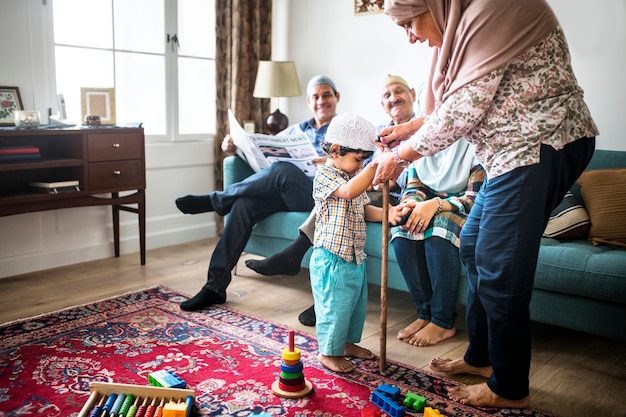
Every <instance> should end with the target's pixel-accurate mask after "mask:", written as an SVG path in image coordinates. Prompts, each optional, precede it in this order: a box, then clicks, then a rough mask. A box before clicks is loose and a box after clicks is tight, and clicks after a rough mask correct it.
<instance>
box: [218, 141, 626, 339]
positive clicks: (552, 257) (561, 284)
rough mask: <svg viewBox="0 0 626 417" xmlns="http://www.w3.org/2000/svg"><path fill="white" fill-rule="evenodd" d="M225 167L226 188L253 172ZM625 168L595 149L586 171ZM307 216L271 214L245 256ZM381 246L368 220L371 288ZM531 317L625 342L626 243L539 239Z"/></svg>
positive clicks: (265, 248) (621, 158)
mask: <svg viewBox="0 0 626 417" xmlns="http://www.w3.org/2000/svg"><path fill="white" fill-rule="evenodd" d="M223 167H224V168H223V169H224V187H227V186H228V185H229V184H232V183H235V182H238V181H241V180H243V179H244V178H246V177H247V176H249V175H251V174H252V173H253V171H252V169H251V168H250V167H249V166H248V165H247V164H246V163H245V162H244V160H242V159H241V158H239V157H238V156H229V157H227V158H226V159H225V160H224V165H223ZM623 167H626V151H606V150H596V152H595V153H594V156H593V159H592V160H591V162H590V164H589V166H588V167H587V169H588V170H600V169H608V168H623ZM598 172H600V171H598ZM621 181H623V179H622V180H621ZM623 185H624V184H623V183H622V187H621V189H622V191H621V192H623V190H624V186H623ZM571 192H572V194H573V196H574V198H575V199H576V200H577V201H579V202H581V204H582V201H583V196H582V193H581V187H580V186H579V185H578V184H575V185H574V186H573V187H572V189H571ZM618 192H619V191H618ZM620 204H621V210H620V212H619V217H620V219H618V220H617V221H618V222H621V225H622V226H624V222H626V209H624V207H625V206H626V201H625V200H624V199H621V201H620ZM602 205H603V206H604V204H602ZM308 214H309V213H305V212H280V213H275V214H273V215H271V216H270V217H268V218H267V219H265V220H263V221H262V222H260V223H259V224H257V225H256V226H255V227H254V230H253V232H252V236H251V238H250V240H249V241H248V244H247V246H246V248H245V252H246V253H250V254H254V255H259V256H264V257H266V256H270V255H272V254H274V253H276V252H278V251H280V250H282V249H283V248H285V247H286V246H287V245H289V244H290V243H291V242H292V241H293V240H294V239H295V238H296V237H297V234H298V227H299V226H300V224H301V223H302V222H303V221H304V220H305V219H306V217H307V216H308ZM590 214H592V213H590ZM593 220H594V216H591V219H590V221H588V222H587V223H590V226H591V227H593V226H594V222H593ZM226 221H228V220H227V219H226ZM597 222H598V223H600V221H599V220H597ZM381 246H382V225H381V224H380V223H370V222H368V225H367V242H366V245H365V252H366V253H367V260H366V262H367V264H366V265H367V279H368V282H369V283H370V284H376V285H380V277H381ZM310 253H311V250H309V252H308V253H307V255H306V256H305V257H304V259H303V261H302V266H303V267H305V268H306V267H308V263H309V257H310ZM388 253H389V254H388V279H387V281H388V288H393V289H396V290H401V291H408V289H407V286H406V284H405V282H404V279H403V277H402V274H401V272H400V268H399V266H398V263H397V261H396V257H395V254H394V251H393V248H392V247H391V246H389V252H388ZM458 269H459V291H458V297H457V301H458V302H459V303H460V304H462V305H465V296H466V294H467V284H466V279H465V273H464V269H463V267H462V265H461V264H459V265H458ZM530 316H531V319H532V320H534V321H537V322H541V323H547V324H550V325H555V326H560V327H564V328H569V329H573V330H578V331H582V332H586V333H589V334H593V335H598V336H605V337H610V338H615V339H620V340H626V245H622V246H621V247H620V246H615V245H612V244H611V245H609V244H594V243H592V242H590V241H589V240H588V239H587V236H582V237H578V238H574V239H571V238H570V239H567V240H564V239H560V240H559V239H556V238H547V237H544V238H542V242H541V248H540V251H539V259H538V264H537V271H536V274H535V281H534V288H533V294H532V301H531V304H530Z"/></svg>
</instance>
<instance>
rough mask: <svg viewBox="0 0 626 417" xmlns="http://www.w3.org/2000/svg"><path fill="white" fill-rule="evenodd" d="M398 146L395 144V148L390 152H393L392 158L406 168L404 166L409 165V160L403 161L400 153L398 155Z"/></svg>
mask: <svg viewBox="0 0 626 417" xmlns="http://www.w3.org/2000/svg"><path fill="white" fill-rule="evenodd" d="M399 147H400V146H396V147H395V148H393V151H392V152H391V153H392V154H393V160H394V161H396V164H398V165H399V166H401V167H402V168H406V167H408V166H409V164H410V162H409V161H405V160H404V159H402V158H400V155H398V148H399Z"/></svg>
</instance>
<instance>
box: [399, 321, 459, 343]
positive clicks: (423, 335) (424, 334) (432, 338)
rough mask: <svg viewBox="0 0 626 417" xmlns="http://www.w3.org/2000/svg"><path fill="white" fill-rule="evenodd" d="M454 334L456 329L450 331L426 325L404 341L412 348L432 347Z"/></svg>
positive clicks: (434, 325) (433, 325)
mask: <svg viewBox="0 0 626 417" xmlns="http://www.w3.org/2000/svg"><path fill="white" fill-rule="evenodd" d="M455 334H456V329H455V328H454V327H453V328H452V329H444V328H443V327H439V326H437V325H436V324H433V323H428V324H427V325H426V326H424V327H423V328H422V329H421V330H420V331H419V332H417V333H415V334H414V335H413V336H411V337H409V338H408V339H405V340H404V341H405V342H407V343H408V344H410V345H413V346H419V347H424V346H432V345H434V344H437V343H439V342H441V341H442V340H446V339H449V338H451V337H452V336H454V335H455Z"/></svg>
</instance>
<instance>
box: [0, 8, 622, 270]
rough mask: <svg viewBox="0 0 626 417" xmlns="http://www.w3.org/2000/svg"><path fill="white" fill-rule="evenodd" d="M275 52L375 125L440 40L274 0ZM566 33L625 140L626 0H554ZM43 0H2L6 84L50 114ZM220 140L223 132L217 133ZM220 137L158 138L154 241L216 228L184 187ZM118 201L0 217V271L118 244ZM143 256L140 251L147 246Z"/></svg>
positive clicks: (1, 70) (149, 160) (593, 102)
mask: <svg viewBox="0 0 626 417" xmlns="http://www.w3.org/2000/svg"><path fill="white" fill-rule="evenodd" d="M273 2H274V22H273V24H274V26H275V31H274V33H275V35H274V41H273V51H274V55H275V56H274V59H279V60H294V61H296V65H297V68H298V75H299V78H300V83H301V84H302V87H303V88H304V87H305V86H306V83H307V81H308V79H309V78H310V77H312V76H313V75H315V74H319V73H324V74H327V75H329V76H331V77H332V78H333V79H334V80H335V82H336V83H337V86H338V89H339V90H340V92H341V94H342V97H341V101H340V103H339V111H353V112H356V113H359V114H362V115H363V116H365V117H368V118H369V119H371V120H372V122H374V123H375V124H377V123H380V122H383V121H385V119H386V118H385V115H384V112H383V110H382V108H381V106H380V104H379V91H380V83H381V80H382V79H383V78H384V76H385V75H386V74H387V73H395V74H399V75H402V76H403V77H405V78H406V79H407V80H408V81H409V83H411V84H413V85H417V84H419V83H420V82H422V81H423V80H424V79H425V78H426V71H427V69H428V62H429V60H430V50H429V48H428V47H427V46H424V45H411V44H409V43H408V41H407V40H406V36H405V34H404V32H403V31H402V30H401V29H400V28H398V27H396V26H395V25H393V23H391V20H390V19H389V18H388V17H386V16H385V15H384V14H369V15H358V16H355V15H354V9H353V6H354V2H353V0H341V1H337V0H316V1H310V0H273ZM549 3H550V4H551V5H552V6H553V8H554V10H555V12H556V14H557V16H558V17H559V19H560V20H561V24H562V26H563V27H564V30H565V33H566V34H567V36H568V40H569V43H570V48H571V52H572V56H573V65H574V70H575V71H576V74H577V77H578V79H579V81H580V84H581V86H582V87H583V88H584V90H585V92H586V99H587V103H588V105H589V107H590V109H591V112H592V114H593V116H594V119H595V120H596V123H597V124H598V126H599V128H600V132H601V134H600V136H599V137H598V148H601V149H617V150H626V140H624V137H623V135H622V124H621V122H622V119H623V118H624V112H623V109H624V108H626V102H625V101H626V99H625V98H624V94H625V93H626V81H625V79H624V77H623V76H622V74H623V73H624V72H625V71H624V70H625V69H626V2H625V1H624V0H604V1H603V2H602V6H601V7H598V6H593V7H592V6H589V3H588V2H583V0H549ZM44 7H45V6H43V1H42V0H0V39H2V42H0V57H2V58H1V60H0V85H4V86H18V87H19V88H20V92H21V94H22V99H23V101H24V104H25V106H26V107H27V108H36V109H38V110H40V111H41V113H42V115H43V114H47V108H48V107H52V108H53V109H54V108H55V94H56V91H55V88H54V86H53V85H50V83H49V80H48V77H47V74H48V73H49V72H50V64H49V62H50V61H49V58H50V56H49V55H50V53H49V51H48V50H47V48H46V45H47V42H48V38H47V37H48V36H49V35H48V32H49V28H48V27H47V23H46V19H45V17H44V16H45V15H44V13H43V8H44ZM280 107H281V110H283V111H284V112H286V113H287V115H288V116H289V119H290V120H291V121H292V122H296V121H299V120H302V119H305V118H309V117H310V112H309V109H308V108H307V107H306V105H305V103H304V96H301V97H296V98H290V99H282V101H281V103H280ZM219 140H221V138H219ZM212 149H213V138H207V140H206V141H201V142H186V143H173V142H166V143H163V142H161V143H156V142H154V143H150V139H149V138H148V141H147V146H146V153H147V156H146V164H147V183H148V189H147V247H148V248H155V247H161V246H166V245H170V244H175V243H180V242H185V241H190V240H195V239H199V238H203V237H208V236H214V235H215V222H214V217H213V215H212V214H202V215H195V216H184V215H182V214H180V213H179V212H178V210H177V209H176V207H175V205H174V200H175V198H176V197H178V196H180V195H184V194H190V193H194V194H195V193H204V192H207V191H209V190H211V189H212V187H213V185H212V184H213V174H212V170H213V151H212ZM110 217H111V215H110V210H109V209H108V208H106V207H87V208H76V209H64V210H55V211H48V212H40V213H29V214H24V215H17V216H10V217H0V277H5V276H11V275H17V274H21V273H26V272H30V271H35V270H39V269H46V268H52V267H55V266H61V265H66V264H71V263H76V262H82V261H87V260H92V259H98V258H106V257H110V256H112V255H113V244H112V232H111V220H110ZM122 222H123V223H122V227H121V236H122V245H121V249H122V253H131V252H136V251H138V247H139V244H138V236H137V220H136V216H135V215H132V214H129V213H122ZM137 262H139V256H138V255H137Z"/></svg>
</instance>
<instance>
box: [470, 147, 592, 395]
mask: <svg viewBox="0 0 626 417" xmlns="http://www.w3.org/2000/svg"><path fill="white" fill-rule="evenodd" d="M594 148H595V138H588V139H580V140H577V141H575V142H572V143H570V144H568V145H566V146H565V147H564V148H563V149H561V150H559V151H557V150H555V149H554V148H552V147H551V146H547V145H542V146H541V160H540V163H538V164H535V165H531V166H526V167H521V168H517V169H514V170H513V171H511V172H508V173H506V174H504V175H501V176H498V177H496V178H493V179H488V180H485V182H484V183H483V186H482V188H481V190H480V192H479V194H478V196H477V197H476V200H475V202H474V206H473V207H472V210H471V212H470V214H469V217H468V219H467V221H466V223H465V225H464V226H463V230H462V232H461V248H460V255H461V260H462V261H463V264H464V266H465V269H466V274H467V279H468V287H469V289H468V295H467V310H466V314H467V317H466V322H467V323H466V325H467V333H468V338H469V346H468V349H467V352H466V353H465V357H464V359H465V361H466V362H467V363H468V364H470V365H472V366H476V367H484V366H489V365H491V366H492V367H493V373H492V375H491V377H490V378H489V379H488V381H487V385H488V386H489V388H490V389H491V390H492V391H493V392H494V393H496V394H497V395H499V396H501V397H504V398H507V399H510V400H517V399H521V398H525V397H527V396H528V395H529V379H528V378H529V371H530V359H531V343H530V311H529V305H530V300H531V294H532V289H533V283H534V278H535V269H536V267H537V256H538V254H539V246H540V243H541V236H542V233H543V230H544V229H545V227H546V224H547V222H548V219H549V217H550V212H551V211H552V210H553V209H554V208H555V207H556V206H557V205H558V204H559V202H560V201H561V200H562V198H563V196H564V195H565V193H566V192H567V191H568V190H569V189H570V187H571V186H572V185H573V184H574V182H575V181H576V179H577V178H578V177H579V175H580V174H581V173H582V172H583V170H584V169H585V167H586V166H587V164H588V163H589V160H590V159H591V157H592V155H593V150H594Z"/></svg>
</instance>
